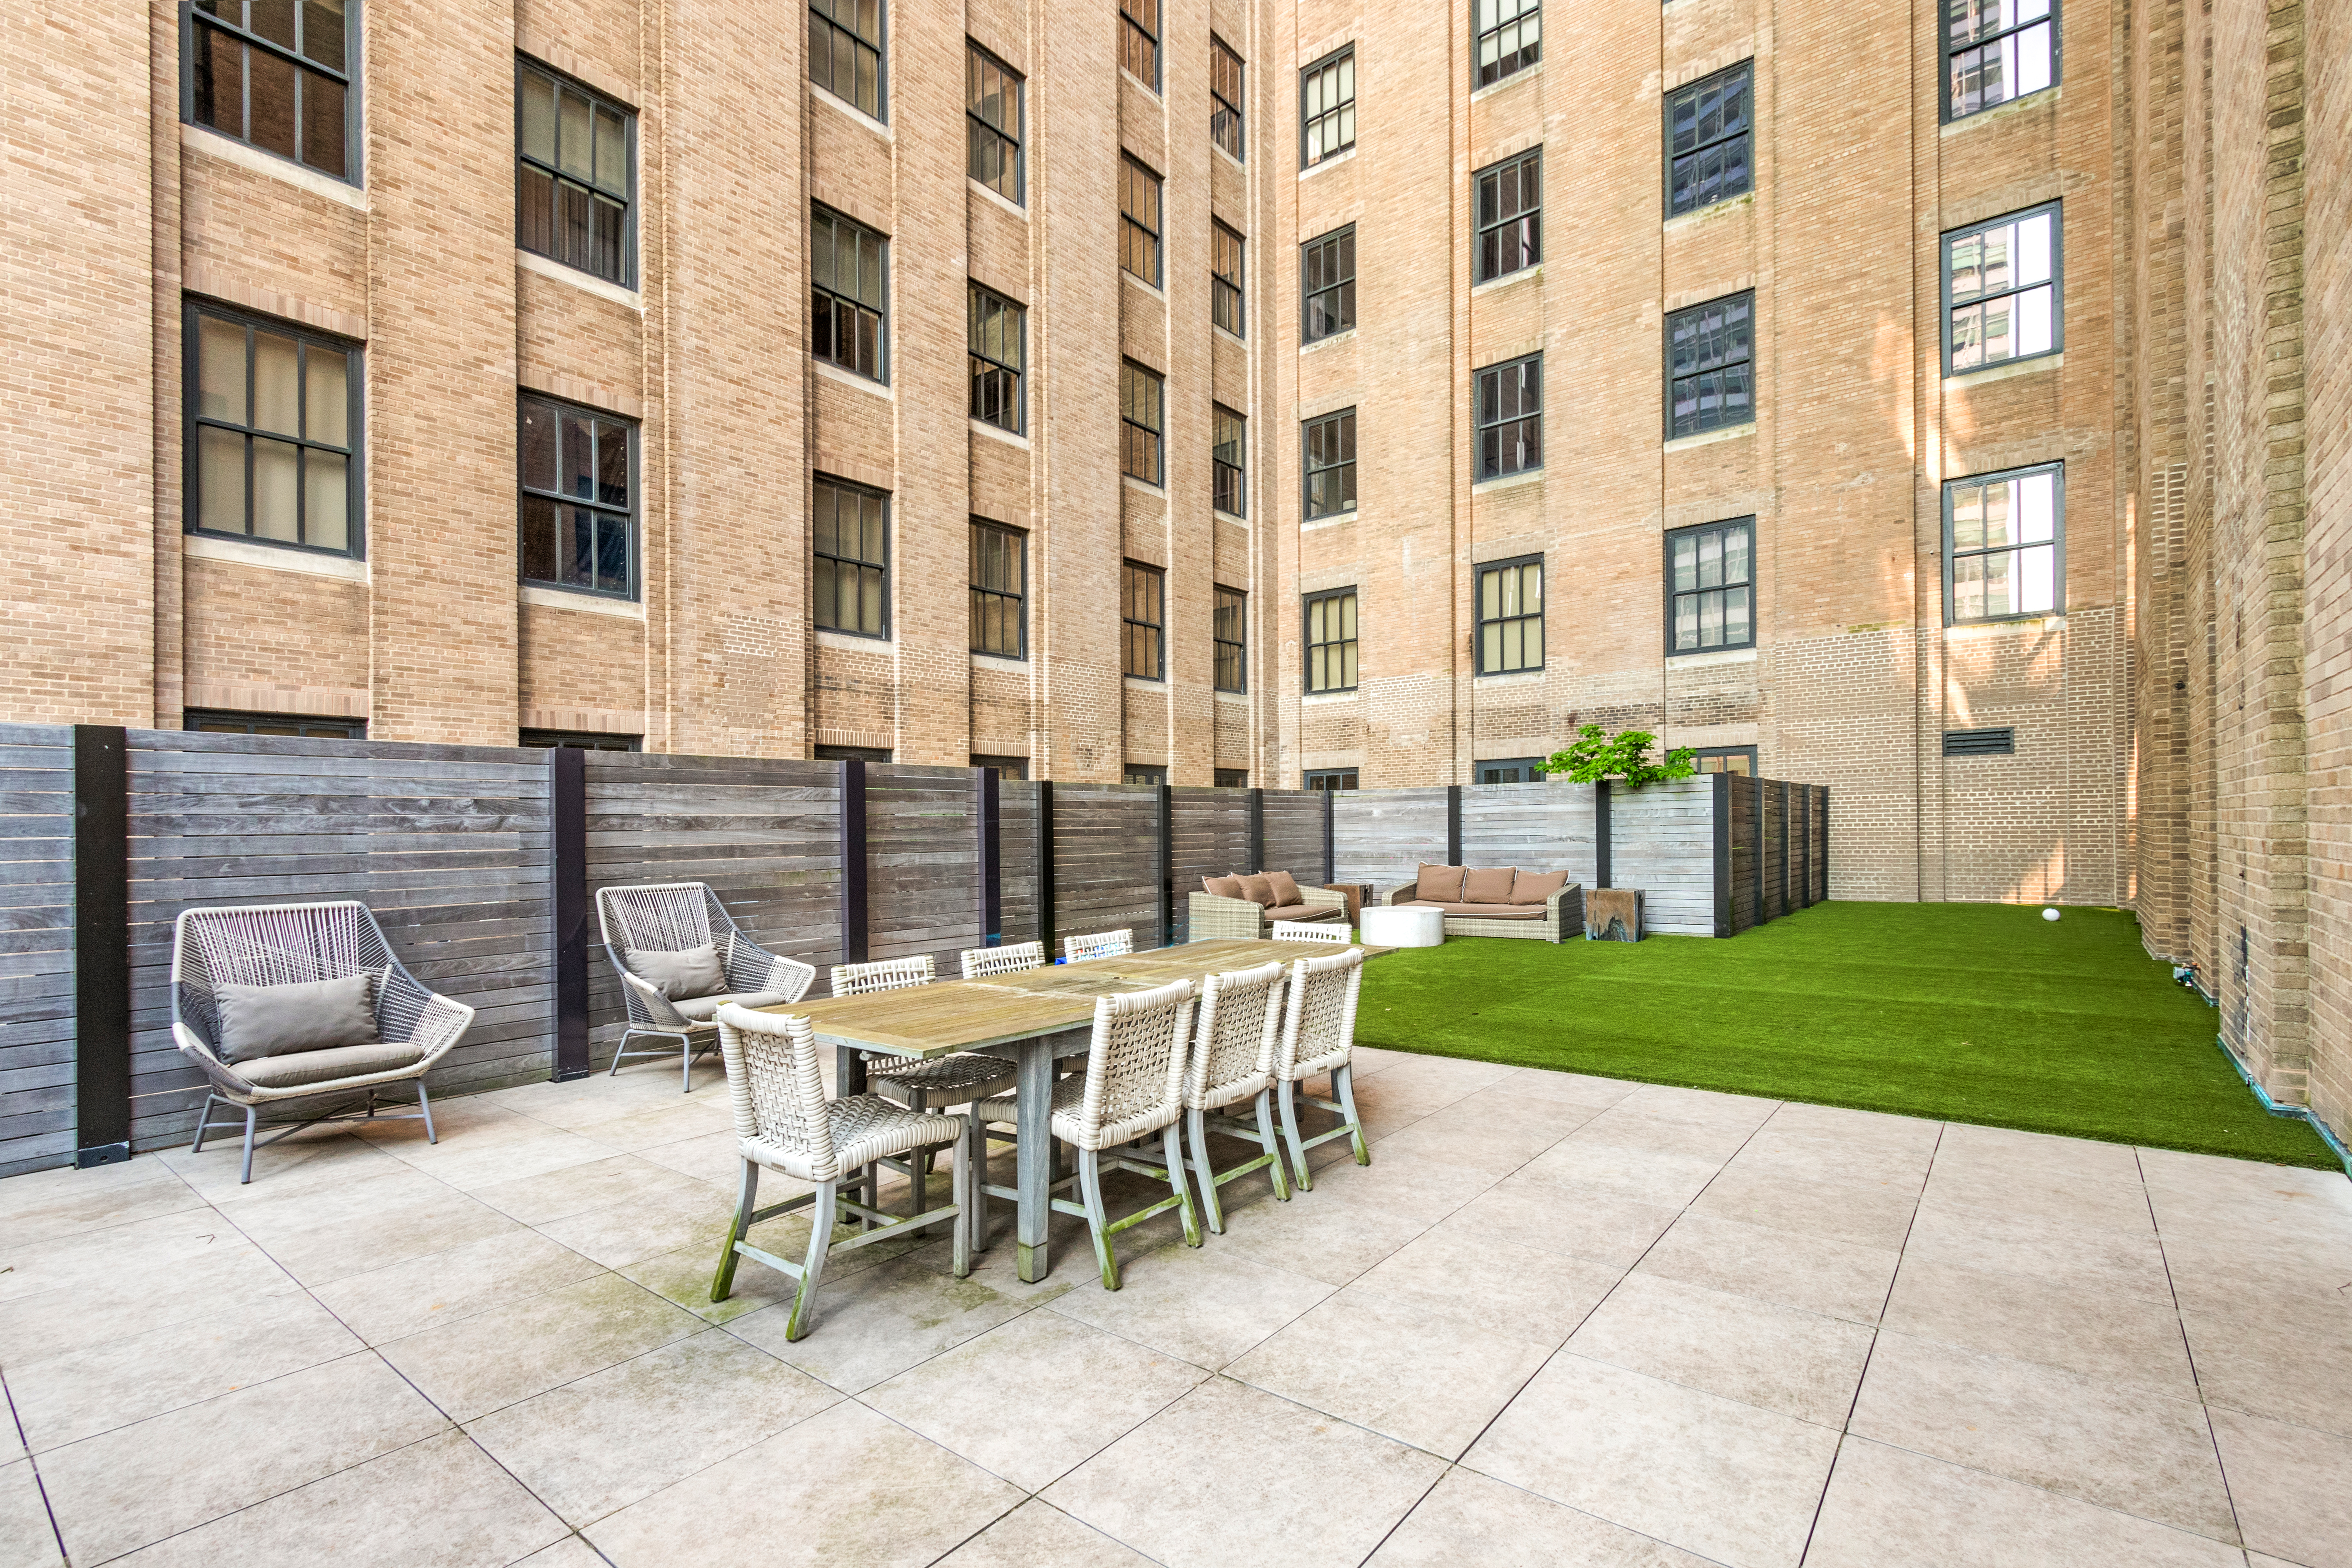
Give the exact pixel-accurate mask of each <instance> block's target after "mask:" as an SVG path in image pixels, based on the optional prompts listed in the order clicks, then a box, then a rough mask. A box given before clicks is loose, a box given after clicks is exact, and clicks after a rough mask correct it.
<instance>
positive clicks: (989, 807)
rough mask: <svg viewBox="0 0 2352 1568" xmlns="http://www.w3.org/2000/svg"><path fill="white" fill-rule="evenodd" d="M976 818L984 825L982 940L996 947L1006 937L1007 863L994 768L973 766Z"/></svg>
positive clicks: (982, 942)
mask: <svg viewBox="0 0 2352 1568" xmlns="http://www.w3.org/2000/svg"><path fill="white" fill-rule="evenodd" d="M971 783H972V795H973V796H974V802H973V804H974V807H975V809H974V811H973V812H972V817H973V820H974V821H975V822H976V823H978V824H979V827H980V944H981V946H982V947H995V946H998V945H999V944H1001V943H1002V942H1003V941H1004V865H1003V850H1002V848H1001V841H1000V838H999V832H1000V830H1001V827H1002V823H1001V821H1000V819H999V817H998V815H997V795H996V787H997V779H996V770H995V769H994V768H976V769H974V770H973V778H972V781H971Z"/></svg>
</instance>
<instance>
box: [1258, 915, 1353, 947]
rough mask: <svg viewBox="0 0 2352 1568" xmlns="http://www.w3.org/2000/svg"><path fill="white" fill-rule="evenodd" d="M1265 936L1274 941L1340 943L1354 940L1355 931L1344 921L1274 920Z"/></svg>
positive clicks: (1343, 943)
mask: <svg viewBox="0 0 2352 1568" xmlns="http://www.w3.org/2000/svg"><path fill="white" fill-rule="evenodd" d="M1266 936H1267V938H1268V939H1269V940H1270V941H1274V942H1339V943H1340V944H1342V945H1345V944H1346V943H1348V942H1353V941H1355V940H1356V935H1355V932H1353V931H1349V929H1348V926H1347V923H1346V922H1345V921H1341V922H1339V923H1338V924H1336V925H1335V924H1333V923H1332V922H1331V921H1275V922H1274V924H1273V926H1272V927H1271V928H1270V929H1269V930H1268V931H1267V932H1266Z"/></svg>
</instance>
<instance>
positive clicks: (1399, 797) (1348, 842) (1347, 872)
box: [1331, 789, 1447, 899]
mask: <svg viewBox="0 0 2352 1568" xmlns="http://www.w3.org/2000/svg"><path fill="white" fill-rule="evenodd" d="M1331 810H1332V825H1331V837H1332V856H1333V858H1334V859H1335V860H1336V861H1337V862H1338V864H1337V866H1336V867H1335V868H1334V869H1335V870H1336V872H1337V875H1336V876H1335V877H1334V878H1333V880H1335V881H1340V882H1370V883H1371V884H1372V896H1373V897H1374V898H1375V899H1385V898H1386V897H1388V895H1389V892H1390V890H1391V889H1394V888H1397V887H1400V886H1402V884H1404V883H1406V882H1410V881H1412V879H1413V877H1414V876H1415V874H1416V872H1417V870H1418V868H1420V866H1421V865H1422V864H1423V862H1427V863H1428V864H1431V865H1444V863H1445V858H1446V848H1447V845H1446V834H1445V792H1444V790H1443V789H1360V790H1346V789H1343V790H1340V791H1338V792H1337V793H1335V794H1334V795H1332V797H1331Z"/></svg>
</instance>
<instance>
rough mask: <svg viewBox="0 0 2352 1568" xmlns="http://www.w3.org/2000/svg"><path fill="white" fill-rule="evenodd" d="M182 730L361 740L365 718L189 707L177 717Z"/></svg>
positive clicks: (216, 733) (365, 733)
mask: <svg viewBox="0 0 2352 1568" xmlns="http://www.w3.org/2000/svg"><path fill="white" fill-rule="evenodd" d="M180 727H181V728H182V729H183V730H194V731H199V732H200V733H203V734H206V735H302V736H307V737H309V738H310V739H311V740H314V741H364V740H366V739H367V721H366V720H364V719H313V718H309V717H306V716H304V715H302V714H299V713H223V712H217V711H214V710H208V709H200V708H191V709H189V710H187V711H186V712H185V713H184V714H182V715H181V716H180Z"/></svg>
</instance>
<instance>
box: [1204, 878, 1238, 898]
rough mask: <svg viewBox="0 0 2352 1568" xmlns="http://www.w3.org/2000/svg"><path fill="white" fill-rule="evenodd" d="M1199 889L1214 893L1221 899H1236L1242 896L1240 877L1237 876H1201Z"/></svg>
mask: <svg viewBox="0 0 2352 1568" xmlns="http://www.w3.org/2000/svg"><path fill="white" fill-rule="evenodd" d="M1201 891H1202V892H1204V893H1214V894H1215V895H1216V896H1217V897H1219V898H1221V899H1238V898H1240V897H1241V896H1242V879H1240V878H1239V877H1203V878H1202V879H1201Z"/></svg>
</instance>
